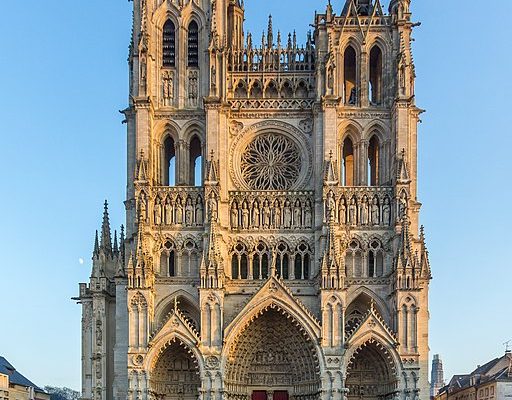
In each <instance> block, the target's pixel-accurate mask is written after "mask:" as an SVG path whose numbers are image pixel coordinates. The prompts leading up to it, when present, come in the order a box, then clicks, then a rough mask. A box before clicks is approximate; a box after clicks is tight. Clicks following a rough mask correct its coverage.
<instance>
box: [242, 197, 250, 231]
mask: <svg viewBox="0 0 512 400" xmlns="http://www.w3.org/2000/svg"><path fill="white" fill-rule="evenodd" d="M249 227H250V225H249V209H248V208H247V202H245V201H244V203H243V204H242V228H244V229H249Z"/></svg>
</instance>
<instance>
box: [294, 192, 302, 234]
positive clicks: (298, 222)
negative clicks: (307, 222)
mask: <svg viewBox="0 0 512 400" xmlns="http://www.w3.org/2000/svg"><path fill="white" fill-rule="evenodd" d="M293 226H294V227H295V228H301V227H302V207H301V204H300V200H298V199H297V201H296V202H295V207H294V209H293Z"/></svg>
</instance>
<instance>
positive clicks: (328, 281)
mask: <svg viewBox="0 0 512 400" xmlns="http://www.w3.org/2000/svg"><path fill="white" fill-rule="evenodd" d="M329 214H330V215H329V226H328V231H327V239H326V242H325V251H324V256H323V258H322V286H323V288H324V289H340V288H341V287H342V286H343V283H342V282H343V281H342V280H341V278H342V277H343V272H344V271H343V270H342V268H340V265H339V262H338V258H337V254H339V252H338V249H337V246H336V233H335V231H334V213H332V212H331V213H329ZM333 277H334V278H335V279H334V280H333V279H332V278H333ZM333 284H334V286H333Z"/></svg>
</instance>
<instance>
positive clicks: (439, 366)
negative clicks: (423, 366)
mask: <svg viewBox="0 0 512 400" xmlns="http://www.w3.org/2000/svg"><path fill="white" fill-rule="evenodd" d="M443 386H444V372H443V361H442V360H441V357H440V356H439V354H434V358H433V360H432V374H431V377H430V397H434V396H436V395H437V394H438V393H439V389H441V388H442V387H443Z"/></svg>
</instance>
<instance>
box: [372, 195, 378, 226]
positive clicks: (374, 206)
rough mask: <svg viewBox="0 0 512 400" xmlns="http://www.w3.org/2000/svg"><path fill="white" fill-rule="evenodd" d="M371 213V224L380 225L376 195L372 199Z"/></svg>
mask: <svg viewBox="0 0 512 400" xmlns="http://www.w3.org/2000/svg"><path fill="white" fill-rule="evenodd" d="M371 215H372V225H374V226H377V225H380V210H379V200H378V199H377V197H374V198H373V200H372V205H371Z"/></svg>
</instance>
